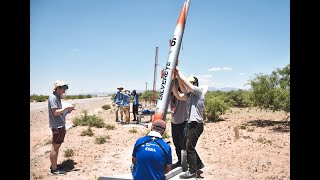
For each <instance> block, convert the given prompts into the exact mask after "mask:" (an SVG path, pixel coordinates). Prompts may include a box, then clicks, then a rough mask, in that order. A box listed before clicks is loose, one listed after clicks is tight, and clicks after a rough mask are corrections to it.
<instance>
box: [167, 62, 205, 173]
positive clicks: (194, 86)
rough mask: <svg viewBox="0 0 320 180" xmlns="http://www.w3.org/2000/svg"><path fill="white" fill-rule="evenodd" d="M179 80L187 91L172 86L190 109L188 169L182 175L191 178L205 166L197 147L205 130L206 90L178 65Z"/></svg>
mask: <svg viewBox="0 0 320 180" xmlns="http://www.w3.org/2000/svg"><path fill="white" fill-rule="evenodd" d="M174 73H175V75H177V78H178V80H179V86H180V87H181V86H185V88H186V89H187V90H188V91H187V93H181V92H178V90H177V88H176V86H175V85H174V86H173V88H172V92H173V94H174V95H175V96H176V98H177V99H179V100H183V101H187V109H188V111H187V112H188V124H187V127H188V132H187V136H186V149H187V162H188V166H189V167H188V168H189V169H188V171H187V172H186V173H184V174H182V175H180V178H181V179H189V178H195V177H197V176H200V174H201V173H202V171H200V169H202V168H203V167H204V165H203V163H202V161H201V159H200V157H199V156H198V155H197V154H198V153H197V151H196V149H195V147H196V145H197V142H198V139H199V137H200V135H201V134H202V132H203V112H204V92H203V91H202V89H201V88H200V87H199V81H198V78H196V77H194V76H189V78H188V79H186V78H185V77H184V75H183V74H182V73H181V71H180V70H179V68H178V66H176V67H175V70H174Z"/></svg>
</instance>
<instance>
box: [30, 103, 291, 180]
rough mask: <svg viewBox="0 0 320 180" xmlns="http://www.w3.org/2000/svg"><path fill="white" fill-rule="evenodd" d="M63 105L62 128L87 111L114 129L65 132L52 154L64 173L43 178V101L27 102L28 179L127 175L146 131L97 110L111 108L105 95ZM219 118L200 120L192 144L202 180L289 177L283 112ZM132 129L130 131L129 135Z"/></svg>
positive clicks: (240, 112) (238, 112) (241, 112)
mask: <svg viewBox="0 0 320 180" xmlns="http://www.w3.org/2000/svg"><path fill="white" fill-rule="evenodd" d="M66 102H70V103H73V102H77V105H76V111H73V112H72V113H71V114H69V115H68V116H67V124H72V120H73V118H75V117H80V116H81V113H82V110H87V111H88V113H89V114H96V116H100V117H101V118H102V119H103V120H104V122H105V123H106V124H109V125H114V126H115V129H113V130H107V129H106V128H94V127H93V128H92V130H93V133H94V135H93V136H92V137H89V136H80V133H81V132H82V131H83V130H85V129H87V127H85V126H76V127H73V128H70V129H69V130H68V131H67V134H66V138H65V142H64V143H63V144H62V146H61V148H60V153H59V156H58V164H62V165H63V166H64V167H65V168H67V169H69V170H70V171H69V172H68V173H67V175H64V176H49V175H47V171H48V169H49V167H50V160H49V152H50V149H51V144H49V143H48V142H50V138H51V130H50V129H49V127H48V112H47V111H48V110H47V102H38V103H35V102H32V103H30V179H46V180H47V179H72V180H78V179H79V180H80V179H81V180H82V179H83V180H94V179H95V178H98V177H99V176H104V175H107V176H112V175H118V174H128V173H130V165H131V153H132V149H133V146H134V143H135V141H136V139H138V138H139V137H141V136H144V135H146V134H147V132H148V130H149V129H150V128H145V127H143V126H139V125H137V127H129V126H123V125H120V124H118V123H116V122H115V115H114V112H113V110H111V109H109V110H104V109H102V108H101V107H102V106H103V105H106V104H111V98H110V97H95V98H90V99H82V100H66ZM142 103H143V104H144V102H142ZM170 117H171V115H167V119H168V121H167V123H168V124H167V134H169V135H170V137H169V138H167V139H166V141H171V142H172V139H171V126H170ZM221 117H222V118H223V119H224V120H222V121H218V122H214V123H208V122H206V123H205V126H204V131H203V133H202V135H201V136H200V138H199V140H198V144H197V147H196V149H197V151H198V154H199V156H200V157H201V158H202V160H203V162H204V164H205V168H203V172H204V173H203V174H202V176H203V178H202V179H206V180H213V179H214V180H225V179H241V180H244V179H290V121H286V120H285V118H286V114H285V113H283V112H270V111H268V112H267V111H260V110H258V109H255V108H253V109H250V110H249V109H247V108H243V109H241V108H232V109H231V110H229V111H228V112H227V113H226V114H224V115H222V116H221ZM131 119H132V114H131ZM148 119H149V117H145V118H144V119H143V120H148ZM234 127H238V128H239V135H240V138H239V139H236V138H235V131H234ZM133 128H135V129H136V130H137V132H136V133H131V132H129V130H130V129H133ZM99 136H109V137H110V139H107V142H106V143H104V144H95V138H96V137H99ZM171 147H172V156H173V162H176V160H177V157H176V154H175V150H174V146H173V144H172V143H171ZM67 149H72V150H73V151H74V155H73V156H71V157H69V158H67V157H64V152H65V150H67Z"/></svg>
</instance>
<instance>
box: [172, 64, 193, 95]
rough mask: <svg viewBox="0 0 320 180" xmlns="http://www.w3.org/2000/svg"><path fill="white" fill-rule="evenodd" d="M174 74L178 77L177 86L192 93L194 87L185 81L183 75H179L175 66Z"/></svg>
mask: <svg viewBox="0 0 320 180" xmlns="http://www.w3.org/2000/svg"><path fill="white" fill-rule="evenodd" d="M175 74H176V75H177V77H178V81H179V85H180V88H181V86H184V87H186V88H187V89H188V90H189V91H190V92H192V93H194V89H193V88H194V85H192V84H191V83H190V82H189V81H187V79H186V78H185V77H184V75H183V74H182V73H181V71H180V69H179V68H178V66H176V68H175Z"/></svg>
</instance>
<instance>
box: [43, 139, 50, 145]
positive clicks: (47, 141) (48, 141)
mask: <svg viewBox="0 0 320 180" xmlns="http://www.w3.org/2000/svg"><path fill="white" fill-rule="evenodd" d="M48 144H52V139H51V138H50V139H47V140H46V141H45V142H44V145H48Z"/></svg>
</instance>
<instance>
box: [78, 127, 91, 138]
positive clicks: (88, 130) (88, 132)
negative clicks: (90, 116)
mask: <svg viewBox="0 0 320 180" xmlns="http://www.w3.org/2000/svg"><path fill="white" fill-rule="evenodd" d="M80 135H81V136H90V137H91V136H93V131H92V129H91V128H90V127H88V129H86V130H83V131H82V132H81V134H80Z"/></svg>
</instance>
